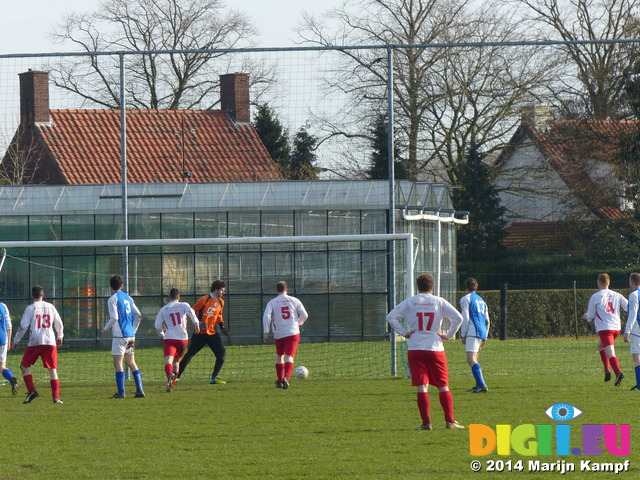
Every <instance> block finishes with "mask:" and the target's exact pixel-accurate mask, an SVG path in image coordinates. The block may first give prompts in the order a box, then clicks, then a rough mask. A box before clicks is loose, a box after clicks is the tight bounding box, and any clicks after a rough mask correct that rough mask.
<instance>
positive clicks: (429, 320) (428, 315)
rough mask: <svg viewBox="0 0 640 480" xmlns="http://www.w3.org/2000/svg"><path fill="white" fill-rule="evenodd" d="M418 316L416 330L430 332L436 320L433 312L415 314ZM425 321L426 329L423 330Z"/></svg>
mask: <svg viewBox="0 0 640 480" xmlns="http://www.w3.org/2000/svg"><path fill="white" fill-rule="evenodd" d="M416 315H417V316H418V330H425V331H429V330H431V326H432V325H433V320H434V318H436V314H435V313H433V312H417V313H416ZM425 320H426V321H427V328H425V325H424V323H425Z"/></svg>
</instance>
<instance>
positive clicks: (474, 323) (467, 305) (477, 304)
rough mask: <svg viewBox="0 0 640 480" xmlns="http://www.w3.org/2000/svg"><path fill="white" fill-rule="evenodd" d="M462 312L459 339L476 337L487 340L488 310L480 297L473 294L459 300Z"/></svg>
mask: <svg viewBox="0 0 640 480" xmlns="http://www.w3.org/2000/svg"><path fill="white" fill-rule="evenodd" d="M460 310H461V311H462V312H461V313H462V319H463V322H462V327H461V328H460V336H461V337H478V338H481V339H482V340H486V339H487V334H488V333H489V331H488V330H489V309H488V308H487V304H486V303H485V301H484V300H483V299H482V297H481V296H480V295H478V294H477V293H475V292H471V293H468V294H467V295H465V296H464V297H462V298H461V299H460Z"/></svg>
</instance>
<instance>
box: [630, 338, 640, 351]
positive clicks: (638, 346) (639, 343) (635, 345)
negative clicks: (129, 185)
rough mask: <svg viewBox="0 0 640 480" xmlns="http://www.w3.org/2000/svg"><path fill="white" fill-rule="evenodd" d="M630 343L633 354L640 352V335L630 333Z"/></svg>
mask: <svg viewBox="0 0 640 480" xmlns="http://www.w3.org/2000/svg"><path fill="white" fill-rule="evenodd" d="M629 345H631V349H630V352H631V355H635V354H638V353H640V337H639V336H638V335H629Z"/></svg>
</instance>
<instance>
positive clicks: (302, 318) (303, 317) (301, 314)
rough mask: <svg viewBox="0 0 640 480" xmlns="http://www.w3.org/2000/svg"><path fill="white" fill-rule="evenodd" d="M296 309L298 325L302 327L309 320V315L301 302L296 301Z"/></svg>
mask: <svg viewBox="0 0 640 480" xmlns="http://www.w3.org/2000/svg"><path fill="white" fill-rule="evenodd" d="M297 309H298V325H302V324H303V323H304V322H306V321H307V320H308V319H309V314H308V313H307V311H306V310H305V308H304V305H303V304H302V302H301V301H299V300H298V305H297Z"/></svg>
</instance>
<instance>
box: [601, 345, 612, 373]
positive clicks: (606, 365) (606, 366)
mask: <svg viewBox="0 0 640 480" xmlns="http://www.w3.org/2000/svg"><path fill="white" fill-rule="evenodd" d="M600 358H601V359H602V364H603V365H604V369H605V370H609V369H610V368H611V365H609V358H608V357H607V353H606V352H605V351H604V349H603V350H600Z"/></svg>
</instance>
